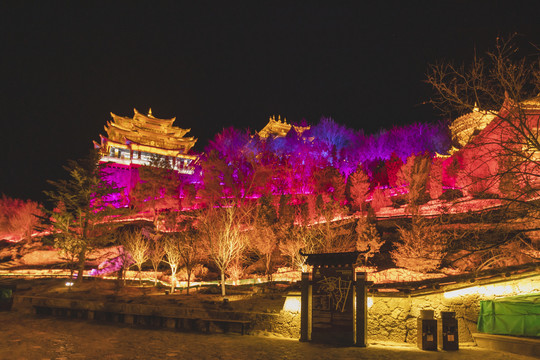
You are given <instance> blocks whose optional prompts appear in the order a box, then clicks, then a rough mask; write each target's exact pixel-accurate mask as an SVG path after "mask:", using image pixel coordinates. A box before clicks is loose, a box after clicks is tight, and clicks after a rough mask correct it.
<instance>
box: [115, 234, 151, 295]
mask: <svg viewBox="0 0 540 360" xmlns="http://www.w3.org/2000/svg"><path fill="white" fill-rule="evenodd" d="M121 239H122V240H121V243H122V245H123V246H124V248H125V249H126V250H127V252H128V253H129V254H130V255H131V258H132V259H133V263H134V264H135V266H137V270H138V275H139V285H142V279H141V270H142V265H143V264H144V263H145V262H146V261H147V260H148V258H149V256H150V243H149V241H148V239H147V238H146V237H145V236H144V235H143V234H142V233H141V232H140V231H130V230H128V231H125V232H124V233H123V234H122V235H121Z"/></svg>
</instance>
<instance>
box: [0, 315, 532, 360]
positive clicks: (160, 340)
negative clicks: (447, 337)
mask: <svg viewBox="0 0 540 360" xmlns="http://www.w3.org/2000/svg"><path fill="white" fill-rule="evenodd" d="M0 324H1V325H0V359H3V360H11V359H17V360H19V359H20V360H23V359H27V360H45V359H56V360H68V359H69V360H70V359H104V360H109V359H110V360H112V359H114V360H116V359H261V360H262V359H272V360H274V359H368V360H370V359H371V360H383V359H405V360H409V359H410V360H412V359H414V360H417V359H419V360H422V359H440V360H444V359H452V360H453V359H463V360H477V359H490V360H511V359H515V360H527V359H531V358H529V357H525V356H520V355H513V354H507V353H502V352H494V351H488V350H483V349H480V348H477V347H462V348H461V349H460V350H459V351H456V352H442V351H439V352H427V351H421V350H418V349H417V348H415V347H414V346H411V345H403V344H391V343H384V344H382V343H378V344H370V345H369V346H368V347H367V348H354V347H347V348H339V347H330V346H324V345H314V344H310V343H301V342H299V341H297V340H284V339H276V338H269V337H257V336H241V335H217V334H212V335H206V334H196V333H184V332H175V331H169V330H149V329H141V328H132V327H128V326H125V325H118V324H115V325H105V324H99V323H97V322H88V321H81V320H69V319H58V318H52V317H39V316H30V315H23V314H20V313H17V312H0Z"/></svg>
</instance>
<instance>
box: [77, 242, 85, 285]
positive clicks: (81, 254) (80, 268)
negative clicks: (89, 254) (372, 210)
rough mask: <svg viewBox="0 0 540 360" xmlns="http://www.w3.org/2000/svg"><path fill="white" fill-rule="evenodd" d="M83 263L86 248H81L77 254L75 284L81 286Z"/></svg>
mask: <svg viewBox="0 0 540 360" xmlns="http://www.w3.org/2000/svg"><path fill="white" fill-rule="evenodd" d="M85 262H86V246H83V248H82V250H81V252H80V253H79V265H78V270H77V284H82V281H83V273H84V264H85Z"/></svg>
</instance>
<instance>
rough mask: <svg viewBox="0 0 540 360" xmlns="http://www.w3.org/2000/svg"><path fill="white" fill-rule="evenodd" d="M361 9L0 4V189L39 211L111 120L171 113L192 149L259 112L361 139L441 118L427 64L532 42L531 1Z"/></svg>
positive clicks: (538, 26) (255, 125)
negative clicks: (324, 124) (501, 40)
mask: <svg viewBox="0 0 540 360" xmlns="http://www.w3.org/2000/svg"><path fill="white" fill-rule="evenodd" d="M111 3H112V4H111ZM193 3H195V2H193ZM370 3H371V4H365V3H364V2H361V1H355V2H352V1H351V2H350V3H347V2H334V1H329V2H327V3H322V4H323V5H321V3H319V2H317V4H315V2H307V1H306V2H290V1H287V2H279V1H247V2H236V1H214V2H197V5H194V4H192V2H181V1H178V2H165V1H164V2H161V1H147V2H139V1H137V2H136V1H129V2H111V1H103V2H97V1H84V2H56V1H36V2H25V1H3V2H2V3H1V4H0V43H1V45H2V46H1V49H0V54H1V55H0V105H1V111H2V113H1V131H0V140H1V146H2V151H1V152H0V160H1V165H0V166H1V167H0V194H1V193H4V194H6V195H8V196H11V197H16V198H23V199H33V200H38V201H42V200H43V195H42V191H43V190H44V189H47V188H48V185H47V183H46V179H58V178H59V177H63V176H65V174H64V172H63V170H62V165H64V164H65V163H66V160H67V159H76V158H80V157H82V156H84V155H85V154H87V153H88V151H89V149H90V148H91V147H92V140H96V141H99V134H105V132H104V130H103V126H104V125H105V124H106V122H107V121H108V120H110V115H109V113H110V112H114V113H115V114H118V115H123V116H132V115H133V108H137V109H138V110H139V111H140V112H144V113H146V112H147V111H148V108H150V107H151V108H152V112H153V114H154V116H156V117H161V118H170V117H176V118H177V120H176V122H175V125H176V126H179V127H182V128H191V132H190V134H188V135H191V136H195V137H197V138H198V139H199V141H198V143H197V145H196V147H195V150H197V151H202V150H203V149H204V147H205V146H206V145H207V144H208V140H209V139H211V138H212V137H213V136H214V135H215V134H216V133H218V132H220V131H221V130H222V129H223V128H224V127H229V126H235V127H237V128H249V129H251V130H252V131H254V130H260V129H261V128H262V127H264V125H265V124H266V123H267V121H268V117H269V116H271V115H274V114H275V115H278V114H279V115H281V116H282V117H283V116H285V117H286V118H287V119H288V121H289V122H299V121H301V120H302V119H305V120H306V121H307V122H308V123H311V124H316V123H317V122H318V121H319V119H320V118H321V116H327V117H332V118H333V119H334V120H335V121H336V122H338V123H341V124H345V125H347V126H348V127H350V128H353V129H364V131H365V132H367V133H374V132H377V131H378V130H379V129H381V128H390V127H392V126H394V125H403V124H410V123H414V122H434V121H438V120H439V119H440V116H439V115H438V114H437V113H436V112H435V111H434V110H432V108H431V106H430V105H425V104H423V103H424V102H425V101H427V100H429V98H430V96H432V92H431V89H430V88H429V87H428V86H427V85H425V84H424V83H423V81H424V79H425V73H426V71H427V66H428V64H430V63H433V62H435V61H437V60H441V59H454V60H456V61H458V62H462V61H467V60H469V59H470V58H471V57H472V55H473V51H474V49H475V48H476V49H477V51H478V52H480V53H481V52H484V51H485V50H486V49H488V48H489V47H492V46H493V44H494V42H495V38H496V37H497V36H507V35H508V34H510V33H512V32H518V33H520V34H522V35H523V36H524V38H523V39H525V40H526V41H532V42H534V43H537V44H539V43H540V23H539V22H538V14H539V12H538V11H534V9H535V7H537V6H535V4H536V3H537V2H535V1H530V2H526V1H520V2H514V1H512V2H510V1H508V2H501V1H483V2H479V1H474V2H473V1H424V2H416V1H398V2H388V1H385V2H380V3H381V4H375V3H379V2H376V1H372V2H370ZM336 4H337V5H336ZM346 4H349V5H346Z"/></svg>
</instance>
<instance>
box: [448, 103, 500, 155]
mask: <svg viewBox="0 0 540 360" xmlns="http://www.w3.org/2000/svg"><path fill="white" fill-rule="evenodd" d="M495 117H497V112H496V111H483V110H480V109H478V107H477V106H476V104H475V107H474V109H473V111H472V112H470V113H468V114H465V115H463V116H461V117H459V118H457V119H456V120H454V121H453V122H452V124H451V125H450V131H451V132H452V139H453V140H455V141H457V142H458V143H459V144H460V145H461V146H465V145H467V144H468V143H469V142H470V141H471V139H472V138H473V137H474V135H475V133H477V132H479V131H481V130H484V129H485V128H486V126H488V124H489V123H490V122H491V121H492V120H493V119H495Z"/></svg>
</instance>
